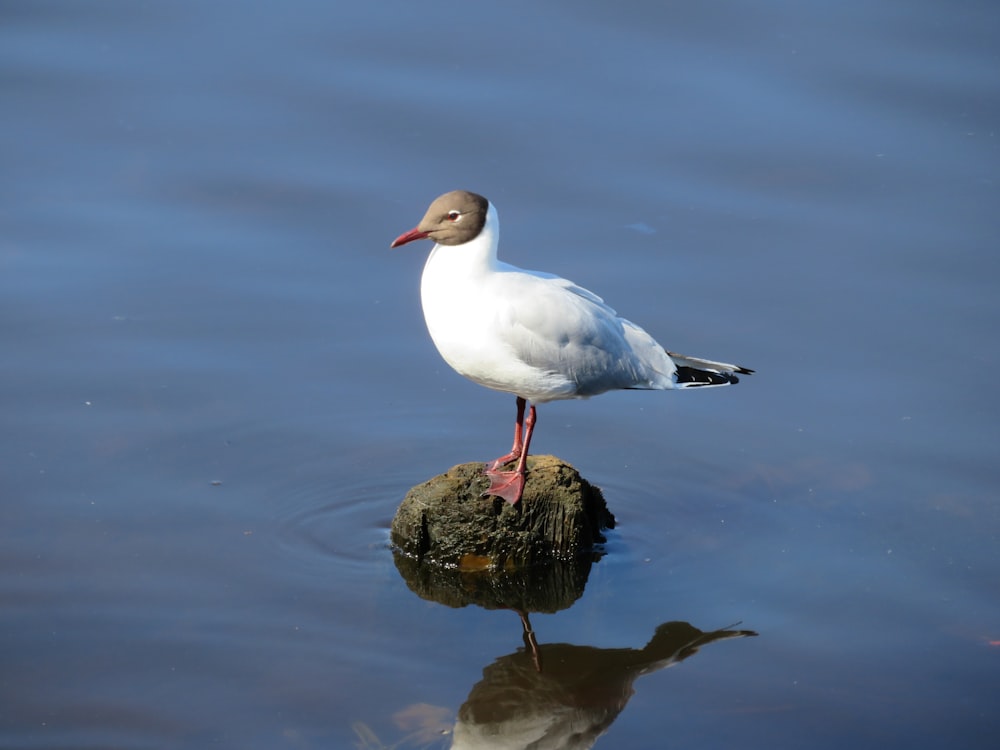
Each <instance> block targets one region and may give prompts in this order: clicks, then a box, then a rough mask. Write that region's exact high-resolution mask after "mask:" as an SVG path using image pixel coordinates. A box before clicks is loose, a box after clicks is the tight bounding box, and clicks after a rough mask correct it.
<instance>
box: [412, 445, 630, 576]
mask: <svg viewBox="0 0 1000 750" xmlns="http://www.w3.org/2000/svg"><path fill="white" fill-rule="evenodd" d="M484 468H485V465H484V464H481V463H468V464H460V465H459V466H455V467H453V468H452V469H450V470H449V471H448V472H446V473H445V474H441V475H439V476H437V477H434V478H433V479H431V480H429V481H427V482H424V483H423V484H421V485H418V486H416V487H414V488H412V489H411V490H410V491H409V492H408V493H407V495H406V497H405V498H404V500H403V502H402V503H401V504H400V506H399V509H398V510H397V511H396V517H395V518H394V519H393V522H392V542H393V544H394V545H395V546H396V547H397V549H398V550H399V551H400V552H402V553H403V554H405V555H407V556H409V557H411V558H414V559H415V560H416V561H418V562H420V563H422V564H423V563H433V564H436V565H441V566H446V567H451V568H456V569H458V570H462V571H470V572H471V571H476V570H498V569H502V570H509V571H513V570H517V569H520V568H522V567H524V566H527V565H532V564H535V563H542V562H547V561H551V560H573V559H575V558H579V557H581V556H589V555H590V554H591V553H592V551H593V546H594V545H595V544H598V543H600V542H603V541H604V538H603V536H602V535H601V530H602V529H604V528H614V517H613V516H612V515H611V513H610V512H609V511H608V509H607V505H606V504H605V502H604V497H603V496H602V495H601V491H600V490H599V489H598V488H597V487H594V486H593V485H591V484H590V483H589V482H587V480H585V479H583V478H582V477H581V476H580V474H579V472H577V471H576V469H574V468H573V467H572V466H570V465H569V464H567V463H565V462H563V461H561V460H559V459H558V458H556V457H555V456H532V457H530V458H529V459H528V474H527V479H526V481H525V486H524V494H523V496H522V498H521V502H520V503H518V504H517V505H510V504H509V503H507V502H505V501H504V500H502V499H501V498H497V497H484V496H483V492H485V491H486V488H487V487H488V486H489V481H488V480H487V478H486V476H485V475H484V474H483V469H484Z"/></svg>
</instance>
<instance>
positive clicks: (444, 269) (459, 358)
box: [390, 190, 754, 505]
mask: <svg viewBox="0 0 1000 750" xmlns="http://www.w3.org/2000/svg"><path fill="white" fill-rule="evenodd" d="M423 239H429V240H432V241H433V242H434V246H433V247H432V248H431V251H430V254H429V255H428V256H427V261H426V263H425V264H424V270H423V274H422V275H421V280H420V299H421V305H422V307H423V312H424V320H425V322H426V324H427V330H428V332H429V333H430V336H431V339H432V340H433V342H434V345H435V346H436V347H437V350H438V352H439V353H440V355H441V357H442V358H443V359H444V360H445V362H447V363H448V364H449V365H450V366H451V367H452V368H453V369H454V370H455V371H456V372H458V373H459V374H460V375H463V376H464V377H466V378H468V379H469V380H472V381H473V382H475V383H478V384H479V385H482V386H485V387H487V388H491V389H493V390H497V391H501V392H504V393H509V394H513V395H514V396H515V397H516V401H515V403H516V409H517V413H516V418H515V422H514V442H513V445H512V446H511V449H510V451H509V452H508V453H506V454H504V455H503V456H500V457H499V458H497V459H495V460H494V461H491V462H489V463H488V464H486V467H485V473H486V475H487V476H488V477H489V479H490V486H489V488H488V489H487V490H486V492H485V493H484V495H492V496H496V497H500V498H503V499H504V500H505V501H507V502H508V503H510V504H511V505H517V503H518V502H519V501H520V500H521V496H522V494H523V492H524V483H525V475H526V473H527V463H526V462H527V458H528V449H529V447H530V445H531V438H532V435H533V434H534V430H535V424H536V419H537V414H536V405H538V404H543V403H546V402H549V401H556V400H560V399H575V398H589V397H590V396H596V395H598V394H601V393H605V392H607V391H614V390H626V389H627V390H673V389H679V388H704V387H714V386H725V385H731V384H735V383H738V382H739V375H749V374H751V373H753V372H754V371H753V370H751V369H748V368H746V367H742V366H740V365H733V364H727V363H725V362H716V361H713V360H708V359H700V358H697V357H688V356H685V355H682V354H676V353H675V352H671V351H668V350H666V349H665V348H664V347H663V346H661V345H660V344H658V343H657V342H656V340H655V339H653V337H652V336H650V335H649V334H648V333H646V331H644V330H643V329H642V328H640V327H639V326H637V325H636V324H634V323H632V322H630V321H628V320H626V319H624V318H621V317H619V316H618V313H616V312H615V311H614V310H613V309H612V308H611V307H610V306H609V305H607V304H606V303H605V302H604V300H603V299H601V298H600V297H598V296H597V295H596V294H594V293H593V292H591V291H588V290H587V289H584V288H583V287H581V286H578V285H576V284H574V283H573V282H572V281H568V280H567V279H564V278H560V277H559V276H556V275H554V274H551V273H545V272H541V271H529V270H526V269H523V268H518V267H517V266H514V265H511V264H509V263H505V262H503V261H501V260H499V259H498V258H497V248H498V245H499V240H500V219H499V216H498V214H497V209H496V207H495V206H494V205H493V204H492V203H491V202H490V201H489V200H487V199H486V198H484V197H483V196H482V195H479V194H477V193H473V192H469V191H467V190H454V191H451V192H449V193H445V194H444V195H441V196H439V197H438V198H436V199H435V200H434V201H433V202H432V203H431V204H430V207H429V208H428V209H427V212H426V213H425V214H424V217H423V218H422V219H421V220H420V223H419V224H417V226H416V227H414V228H413V229H411V230H410V231H408V232H404V233H403V234H401V235H399V236H398V237H397V238H396V239H395V240H393V241H392V243H391V244H390V248H398V247H400V246H402V245H406V244H408V243H410V242H414V241H416V240H423ZM511 462H516V463H515V465H514V467H513V468H512V469H510V468H505V467H506V466H507V464H509V463H511Z"/></svg>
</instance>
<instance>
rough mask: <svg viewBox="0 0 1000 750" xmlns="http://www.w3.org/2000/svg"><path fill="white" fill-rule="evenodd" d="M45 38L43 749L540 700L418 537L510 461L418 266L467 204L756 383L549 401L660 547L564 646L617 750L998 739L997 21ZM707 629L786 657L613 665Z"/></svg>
mask: <svg viewBox="0 0 1000 750" xmlns="http://www.w3.org/2000/svg"><path fill="white" fill-rule="evenodd" d="M4 18H5V22H4V23H3V24H2V26H0V74H2V76H3V87H2V89H0V97H2V108H0V111H2V113H3V114H2V115H0V116H2V120H3V123H4V127H3V129H2V130H0V138H2V139H3V153H4V157H3V161H4V170H3V171H4V179H3V180H2V181H0V206H2V208H0V284H2V295H0V326H2V329H0V335H2V336H3V342H4V345H3V350H4V352H5V354H4V356H3V357H2V359H0V375H2V381H3V388H2V389H0V414H2V419H3V422H2V424H3V430H2V432H0V449H2V454H0V455H2V457H3V458H2V465H0V559H2V565H0V601H2V610H0V625H2V627H0V632H2V633H3V638H2V661H3V668H2V669H0V744H2V745H3V746H4V747H9V748H42V747H44V748H54V747H65V748H81V747H101V748H109V747H122V748H126V747H128V748H136V747H150V748H152V747H208V746H212V747H219V746H222V747H243V748H255V747H261V748H264V747H266V748H274V747H324V748H326V747H365V748H374V747H400V748H403V747H424V746H429V747H449V746H451V745H452V742H453V737H459V738H460V739H461V736H460V735H459V734H453V729H454V727H455V725H456V722H459V721H462V722H466V723H468V722H469V721H472V722H473V723H475V720H474V718H472V719H470V717H474V716H480V717H483V716H485V714H483V713H481V712H480V713H476V711H474V710H473V708H472V707H473V706H474V705H476V699H477V697H481V696H483V695H491V693H490V691H491V690H494V689H496V685H497V683H496V682H495V679H496V677H497V676H498V675H502V674H514V675H521V676H522V677H524V678H525V679H526V678H527V676H528V675H529V673H528V672H524V671H521V670H523V669H524V667H525V664H526V663H527V662H526V661H525V660H527V659H529V658H530V657H529V655H528V653H527V652H526V651H525V649H524V644H523V642H522V635H521V624H520V622H519V620H518V617H517V615H516V614H515V613H512V612H506V611H487V610H484V609H480V608H477V607H465V608H461V609H453V608H448V607H444V606H441V605H439V604H435V603H432V602H429V601H425V600H423V599H421V598H419V597H418V596H417V595H415V594H414V593H413V592H412V591H411V590H410V589H409V588H408V587H407V586H406V584H405V583H404V581H403V580H402V579H401V577H400V575H399V573H398V572H397V570H396V568H395V565H394V563H393V558H392V554H391V552H390V550H389V549H388V546H387V539H388V526H389V522H390V520H391V518H392V515H393V512H394V510H395V508H396V505H397V504H398V502H399V501H400V500H401V498H402V497H403V495H404V494H405V492H406V490H407V489H408V488H409V487H410V486H412V485H414V484H417V483H418V482H421V481H423V480H425V479H427V478H428V477H430V476H432V475H434V474H437V473H439V472H442V471H444V470H446V469H447V468H449V467H450V466H452V465H453V464H457V463H461V462H465V461H470V460H483V459H488V458H492V457H493V456H495V455H497V454H499V453H500V452H502V451H504V450H506V447H507V443H508V440H509V432H510V421H511V419H512V418H513V403H512V401H513V399H512V398H510V397H508V396H505V395H503V394H496V393H492V392H489V391H486V390H483V389H481V388H479V387H477V386H475V385H473V384H471V383H467V382H465V381H464V380H462V379H461V378H460V377H459V376H457V375H456V374H454V373H453V372H451V371H450V370H449V369H448V368H447V366H446V365H445V364H444V363H443V362H441V361H440V359H439V358H438V356H437V354H436V352H435V351H434V349H433V346H432V344H431V342H430V340H429V338H428V337H427V335H426V333H425V331H424V328H423V322H422V320H421V317H420V314H419V298H418V278H419V272H420V267H421V264H422V261H423V258H424V255H425V250H426V248H421V247H420V246H408V247H407V248H405V249H401V250H397V251H392V252H390V251H389V250H388V243H389V242H390V241H391V239H392V238H393V237H395V236H396V235H398V234H399V233H400V232H402V231H404V230H406V229H409V228H410V227H411V226H413V225H414V224H415V223H416V221H417V220H418V219H419V218H420V216H421V215H422V213H423V211H424V208H425V207H426V204H427V203H429V202H430V200H431V199H432V198H434V197H435V196H436V195H438V194H439V193H441V192H444V191H446V190H450V189H453V188H457V187H464V188H468V189H473V190H476V191H478V192H481V193H483V194H485V195H487V196H488V197H489V198H491V200H493V201H494V203H495V204H496V205H497V206H498V208H499V211H500V215H501V218H502V221H503V238H502V242H501V252H502V254H503V256H504V257H505V259H507V260H509V261H511V262H514V263H517V264H520V265H525V266H528V267H532V268H539V269H544V270H549V271H552V272H556V273H559V274H562V275H565V276H567V277H569V278H572V279H573V280H574V281H577V282H578V283H580V284H583V285H584V286H587V287H589V288H593V289H595V290H596V291H597V292H598V293H600V294H601V295H602V296H604V297H605V299H606V300H608V302H609V303H611V304H612V305H614V306H616V307H617V308H618V309H619V311H620V312H622V313H623V314H625V315H626V316H627V317H629V318H630V319H632V320H635V321H636V322H638V323H640V324H641V325H643V326H644V327H646V328H647V329H648V330H649V331H650V332H651V333H653V334H654V335H655V336H657V338H658V339H659V340H661V341H662V342H663V343H664V344H665V345H666V346H668V347H669V348H670V349H673V350H677V351H683V352H685V353H690V354H692V355H704V356H709V357H717V358H723V359H727V360H730V361H737V362H740V363H742V364H745V365H746V366H749V367H753V368H755V369H756V370H757V371H758V374H757V375H754V376H753V377H752V378H748V379H745V380H744V382H742V383H741V384H740V385H739V386H738V387H736V388H730V389H725V390H714V391H712V392H704V393H681V394H676V393H675V394H670V393H666V394H658V393H622V394H609V395H605V396H602V397H600V398H598V399H594V400H591V401H586V402H572V403H559V404H551V405H545V406H544V407H543V408H542V409H540V411H539V430H538V433H537V436H536V441H535V443H534V445H533V447H535V448H536V449H537V450H538V451H540V452H547V453H555V454H557V455H559V456H561V457H562V458H564V459H566V460H568V461H571V462H572V463H574V464H575V465H576V466H577V467H578V468H579V469H580V470H581V472H582V473H583V474H584V475H585V476H586V477H587V478H588V479H590V480H591V481H592V482H594V483H596V484H598V485H600V486H601V487H603V488H604V491H605V494H606V496H607V499H608V502H609V504H610V506H611V509H612V511H613V512H614V513H615V515H616V517H617V519H618V522H619V523H618V527H617V528H616V529H615V530H614V531H613V532H610V534H609V537H608V543H607V547H606V553H607V554H606V556H605V557H604V558H603V559H602V560H601V561H600V562H598V563H597V564H596V565H594V566H593V568H592V569H591V571H590V574H589V578H588V580H587V586H586V590H585V592H584V593H583V595H582V596H581V597H580V598H579V600H578V601H577V602H576V603H575V604H574V605H573V606H572V607H570V608H568V609H565V610H562V611H560V612H558V613H555V614H536V615H534V616H533V617H532V620H531V622H532V625H533V629H534V631H535V634H536V637H537V639H538V641H539V643H540V644H541V645H542V647H543V649H545V650H543V654H544V653H549V654H555V655H556V656H554V657H553V658H554V659H555V660H556V661H557V662H558V663H562V662H565V663H567V664H569V665H575V666H579V665H587V664H591V663H594V664H599V665H601V666H600V668H599V669H598V671H601V670H605V671H607V673H608V675H609V678H608V681H601V680H598V681H596V682H595V683H587V684H588V685H592V687H593V690H594V691H598V692H600V691H599V689H598V686H603V687H602V688H601V689H610V688H608V686H609V685H617V688H616V689H618V690H619V691H620V694H621V695H622V696H624V698H623V700H624V703H622V704H621V705H620V706H618V707H617V708H616V709H615V710H613V711H611V714H609V715H610V721H608V723H607V725H606V726H604V727H603V729H605V730H606V734H604V736H603V737H601V738H600V739H597V740H596V745H595V746H596V747H636V748H646V747H648V748H660V747H665V746H676V747H693V746H699V747H732V746H735V745H737V744H738V745H740V746H741V747H751V748H756V747H760V748H765V747H766V748H771V747H788V746H796V745H799V746H801V745H804V744H805V745H809V746H811V747H830V748H842V747H845V746H851V747H856V748H882V747H885V746H904V745H905V746H908V747H940V746H941V744H942V743H948V744H949V745H951V746H961V747H992V744H993V741H994V740H995V737H996V736H997V733H998V730H1000V720H998V718H997V712H996V695H997V689H998V687H1000V679H998V674H1000V672H998V670H1000V661H998V659H1000V646H998V645H997V644H998V643H1000V587H998V585H997V581H998V580H1000V562H998V556H997V549H998V546H997V545H998V541H1000V540H998V536H1000V510H998V507H1000V505H998V502H997V487H998V478H1000V477H998V470H997V467H996V453H997V446H998V434H997V433H998V431H997V428H996V415H997V405H998V399H997V395H996V393H997V391H996V388H995V387H994V384H993V379H994V372H995V371H996V370H997V364H998V363H997V355H996V347H995V341H996V335H995V330H996V326H997V323H998V303H997V300H998V299H1000V295H998V294H997V292H998V290H997V282H996V279H997V278H998V277H1000V273H998V272H1000V268H998V265H1000V262H998V259H997V258H998V255H997V252H996V247H997V229H998V226H997V224H998V222H997V218H996V216H997V214H996V205H997V193H996V172H997V163H998V160H997V155H998V145H997V138H996V132H995V131H996V125H997V122H998V115H1000V106H998V104H1000V103H998V94H997V92H998V89H997V85H996V84H997V73H996V71H997V55H996V51H995V39H996V37H997V32H998V19H1000V13H998V11H997V10H996V8H995V7H994V5H993V4H992V3H986V2H982V3H977V2H966V3H959V4H952V5H943V4H940V3H933V2H918V3H912V2H910V3H903V2H895V1H892V2H884V3H879V4H871V3H860V2H848V3H841V4H839V5H837V6H835V7H834V6H829V5H828V4H824V3H813V2H806V3H791V2H774V3H770V4H765V5H763V6H761V5H760V4H753V3H739V2H723V3H714V4H699V5H695V6H691V7H688V6H683V5H678V4H666V5H665V4H663V3H643V2H638V3H632V4H629V5H627V6H620V5H619V6H615V7H614V8H612V7H611V6H609V5H607V4H605V3H582V4H581V3H573V4H570V3H562V2H556V3H549V4H545V5H543V6H538V5H537V4H529V3H523V2H515V3H512V4H511V3H508V4H506V5H504V6H503V7H497V8H479V7H475V6H462V7H461V8H457V6H454V5H448V4H444V3H438V2H435V1H433V0H432V1H431V2H427V3H420V4H412V3H402V2H381V3H368V4H355V5H354V6H351V7H347V6H341V5H338V4H329V3H319V2H298V3H293V4H287V3H285V4H278V3H273V4H272V3H263V2H261V3H250V4H247V3H235V2H217V3H213V4H210V5H205V4H196V3H187V2H176V3H172V4H169V5H162V6H148V5H145V4H135V3H126V2H99V3H87V4H80V3H59V2H55V3H46V4H38V3H8V4H7V5H6V8H5V11H4ZM665 623H672V625H671V626H670V628H669V630H670V632H671V633H673V634H674V635H676V636H677V637H678V638H680V637H681V636H683V635H684V634H691V633H694V632H695V631H697V632H700V633H715V632H717V631H722V630H726V629H733V628H735V629H748V630H752V631H755V632H756V633H758V636H757V637H754V638H724V639H719V640H716V641H713V642H711V643H708V642H706V643H704V644H703V645H701V646H700V648H699V649H698V650H697V651H696V652H689V651H684V650H683V649H682V651H681V652H677V653H674V652H671V651H669V649H666V647H664V649H662V650H660V651H656V654H657V656H656V658H657V659H658V661H656V665H657V668H652V667H650V670H649V673H648V674H645V675H644V676H640V677H635V675H634V674H630V677H629V679H626V678H625V677H620V678H618V679H620V681H619V682H613V681H612V678H611V675H612V674H613V673H614V674H618V673H617V672H615V670H616V669H619V668H620V665H621V664H622V663H624V662H623V661H622V660H623V659H624V660H625V661H627V662H628V663H629V664H632V663H634V661H628V660H634V659H635V658H638V657H636V654H645V655H646V656H649V655H650V654H652V653H653V652H654V651H655V649H652V648H651V647H648V646H647V644H650V643H651V642H654V645H656V644H662V643H663V642H665V641H664V640H663V639H661V640H655V639H654V634H655V633H657V632H661V633H662V632H663V631H658V630H657V628H659V627H660V626H661V625H664V624H665ZM735 623H740V624H739V625H735ZM671 637H673V636H671ZM682 640H683V639H682ZM695 640H696V639H695ZM670 643H671V644H675V642H674V641H671V642H670ZM677 643H679V641H678V642H677ZM671 647H674V646H671ZM643 649H645V650H643ZM591 660H593V661H591ZM550 661H551V660H550ZM612 665H617V666H612ZM667 666H670V667H671V668H670V669H663V667H667ZM556 673H558V670H556V669H552V670H550V671H548V672H544V677H545V678H547V677H549V676H550V675H554V674H556ZM549 687H551V685H549ZM632 690H634V694H630V691H632ZM574 695H578V694H574ZM589 695H590V698H591V699H592V700H591V703H592V704H595V705H601V706H605V707H606V705H607V704H606V703H602V702H601V701H600V700H598V699H597V698H596V697H595V693H590V694H589ZM604 697H605V698H606V697H607V696H604ZM574 700H578V701H579V700H583V699H580V698H579V697H577V698H574ZM486 705H490V704H489V701H487V704H486ZM463 707H464V708H463ZM602 710H603V709H602ZM587 716H589V717H590V718H589V719H588V720H593V714H587ZM486 724H487V721H486V719H482V721H481V723H480V725H479V726H480V727H481V726H485V725H486ZM506 726H507V728H508V729H510V725H509V724H508V725H506ZM467 728H468V727H466V729H467ZM588 741H589V740H588ZM508 742H509V744H508V745H499V746H518V744H517V740H515V739H510V738H509V737H508ZM456 744H458V743H456ZM523 744H524V742H521V745H522V746H523Z"/></svg>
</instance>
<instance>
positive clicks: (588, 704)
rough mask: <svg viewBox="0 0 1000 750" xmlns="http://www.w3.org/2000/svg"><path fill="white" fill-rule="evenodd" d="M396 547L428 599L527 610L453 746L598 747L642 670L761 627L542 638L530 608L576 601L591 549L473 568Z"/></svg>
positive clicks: (474, 697)
mask: <svg viewBox="0 0 1000 750" xmlns="http://www.w3.org/2000/svg"><path fill="white" fill-rule="evenodd" d="M394 557H395V561H396V567H397V569H398V570H399V572H400V575H402V576H403V579H404V580H405V581H406V583H407V585H408V586H409V587H410V589H411V590H412V591H413V592H414V593H416V594H417V595H419V596H420V597H421V598H423V599H427V600H430V601H436V602H439V603H441V604H445V605H447V606H450V607H464V606H467V605H469V604H476V605H478V606H480V607H483V608H484V609H509V610H513V611H514V612H516V613H517V614H518V616H519V617H520V618H521V625H522V636H523V639H524V648H521V649H518V650H517V651H515V652H514V653H512V654H508V655H507V656H502V657H500V658H499V659H496V660H495V661H494V662H493V663H492V664H490V665H489V666H488V667H486V668H485V669H484V670H483V679H482V680H480V681H479V682H478V683H476V685H475V686H474V687H473V688H472V691H471V692H470V693H469V697H468V699H467V700H466V701H465V703H464V704H463V705H462V708H461V710H460V711H459V712H458V721H457V722H456V724H455V727H454V732H453V736H452V748H460V749H462V750H469V749H472V750H481V749H482V750H485V749H486V748H498V749H499V748H509V749H511V750H513V749H514V748H536V749H537V750H559V749H560V748H565V749H567V750H568V749H569V748H589V747H592V746H593V744H594V742H595V741H596V740H597V738H598V737H599V736H600V735H601V734H603V733H604V732H605V731H606V730H607V728H608V727H609V726H611V723H612V722H613V721H614V720H615V718H616V717H617V716H618V714H619V713H621V711H622V709H623V708H625V704H626V703H628V700H629V698H631V697H632V694H633V693H634V692H635V689H634V688H633V686H632V683H634V682H635V680H636V678H637V677H640V676H641V675H644V674H648V673H650V672H655V671H657V670H659V669H664V668H666V667H669V666H672V665H674V664H677V663H678V662H680V661H683V660H684V659H686V658H688V657H689V656H691V655H692V654H694V653H696V652H697V651H698V649H699V648H701V647H702V646H704V645H705V644H707V643H712V642H713V641H718V640H723V639H727V638H743V637H746V636H752V635H756V633H754V632H753V631H751V630H714V631H709V632H705V631H702V630H699V629H698V628H696V627H694V626H692V625H690V624H688V623H686V622H667V623H664V624H662V625H660V626H659V627H658V628H656V631H655V633H654V634H653V637H652V638H651V639H650V640H649V643H647V644H646V645H645V646H644V647H643V648H640V649H634V648H596V647H593V646H574V645H572V644H568V643H552V644H539V643H538V640H537V637H536V634H535V632H534V630H533V629H532V627H531V622H530V619H529V615H530V613H532V612H556V611H559V610H561V609H568V608H569V607H571V606H572V605H573V604H574V603H575V602H576V601H577V600H578V599H579V598H580V596H582V595H583V590H584V587H585V586H586V582H587V576H588V575H589V573H590V566H591V564H592V563H591V561H590V560H589V559H583V560H576V561H572V562H553V563H550V564H547V565H539V566H533V567H530V568H526V569H522V570H519V571H517V572H510V571H496V570H485V571H478V572H475V573H468V572H462V571H458V570H455V569H446V568H440V567H438V566H435V565H428V564H422V563H420V562H418V561H416V560H414V559H413V558H411V557H408V556H406V555H404V554H402V553H399V552H396V554H395V556H394ZM365 746H367V747H373V746H374V745H365Z"/></svg>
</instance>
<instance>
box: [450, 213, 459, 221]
mask: <svg viewBox="0 0 1000 750" xmlns="http://www.w3.org/2000/svg"><path fill="white" fill-rule="evenodd" d="M461 218H462V212H461V211H449V212H448V221H458V220H459V219H461Z"/></svg>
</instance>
